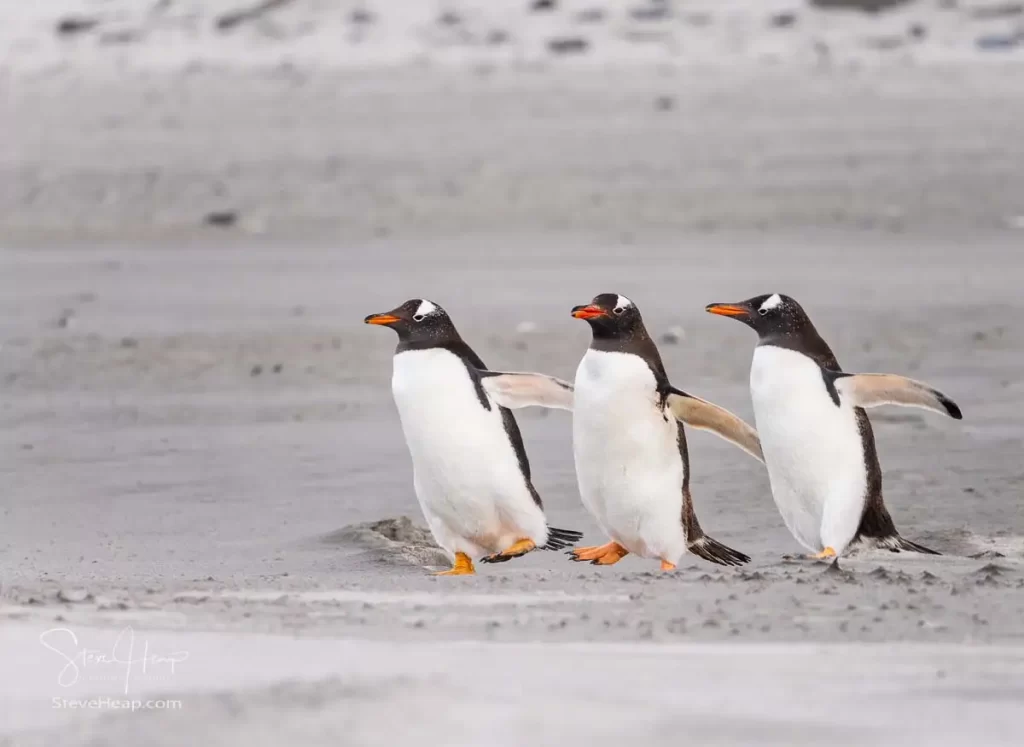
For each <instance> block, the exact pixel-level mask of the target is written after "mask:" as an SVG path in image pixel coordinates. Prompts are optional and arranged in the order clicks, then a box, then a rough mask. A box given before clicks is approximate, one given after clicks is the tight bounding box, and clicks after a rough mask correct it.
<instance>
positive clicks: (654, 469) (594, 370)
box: [573, 350, 686, 563]
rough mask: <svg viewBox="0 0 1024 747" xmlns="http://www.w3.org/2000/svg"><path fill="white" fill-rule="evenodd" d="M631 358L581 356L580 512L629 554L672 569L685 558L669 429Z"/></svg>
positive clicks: (640, 364) (646, 371) (576, 439)
mask: <svg viewBox="0 0 1024 747" xmlns="http://www.w3.org/2000/svg"><path fill="white" fill-rule="evenodd" d="M655 388H656V385H655V379H654V374H653V373H652V372H651V370H650V368H649V367H648V366H647V363H646V362H644V361H643V359H641V358H640V357H638V356H635V355H630V354H625V353H612V352H603V351H598V350H588V351H587V354H586V355H584V356H583V360H582V361H580V365H579V368H578V369H577V371H576V385H575V395H574V397H575V401H574V405H573V453H574V456H575V459H576V475H577V480H578V482H579V486H580V496H581V498H582V500H583V504H584V505H585V506H586V507H587V509H588V510H589V511H590V512H591V514H593V515H594V517H595V518H596V519H597V521H598V522H599V523H600V524H601V526H602V527H603V528H604V530H605V531H606V532H608V534H609V536H610V537H611V538H612V539H613V540H615V541H616V542H618V543H619V544H620V545H622V546H623V547H625V548H626V549H627V550H629V551H630V552H631V553H634V554H636V555H639V556H641V557H645V558H661V559H663V560H668V561H669V562H671V563H675V562H676V561H677V560H678V559H679V558H680V556H682V554H683V553H684V552H685V550H686V537H685V534H684V532H683V526H682V506H683V493H682V490H683V462H682V457H681V456H680V454H679V447H678V442H677V440H676V438H677V436H676V434H677V431H676V427H677V426H676V421H675V419H674V418H672V417H671V416H670V417H669V418H668V419H666V418H665V416H664V414H663V413H662V411H661V410H660V408H659V407H658V401H657V393H656V391H655Z"/></svg>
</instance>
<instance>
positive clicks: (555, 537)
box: [540, 527, 583, 550]
mask: <svg viewBox="0 0 1024 747" xmlns="http://www.w3.org/2000/svg"><path fill="white" fill-rule="evenodd" d="M581 539H583V532H574V531H573V530H571V529H556V528H555V527H548V543H547V544H546V545H544V546H543V547H542V548H540V549H541V550H564V549H565V548H567V547H572V546H573V545H575V544H576V543H577V542H579V541H580V540H581Z"/></svg>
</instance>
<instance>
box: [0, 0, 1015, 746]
mask: <svg viewBox="0 0 1024 747" xmlns="http://www.w3.org/2000/svg"><path fill="white" fill-rule="evenodd" d="M1022 123H1024V4H1022V3H1020V2H1014V1H1012V0H916V1H909V2H894V1H889V2H886V1H885V0H874V1H871V0H861V1H860V2H855V1H854V0H845V1H844V0H813V1H806V2H805V1H804V0H717V1H715V0H703V1H699V0H693V1H686V0H676V1H674V2H672V1H669V0H664V1H662V2H654V1H653V0H652V1H647V2H643V1H641V0H636V1H635V2H632V1H623V2H610V1H609V0H491V1H488V0H476V1H475V2H471V1H466V2H457V1H455V0H451V1H445V2H442V1H440V0H408V1H406V2H402V1H401V0H365V1H360V2H351V1H349V2H344V1H337V2H335V1H330V0H269V1H265V2H260V1H259V0H208V1H206V2H200V1H199V0H92V1H88V0H45V1H37V2H23V1H22V0H3V1H0V387H2V397H0V424H2V429H0V455H2V458H0V475H2V477H3V488H2V489H0V558H2V559H3V565H4V574H3V576H4V577H3V579H2V580H0V581H2V584H3V586H2V595H3V605H2V606H0V619H3V621H4V625H3V626H0V657H2V658H0V660H2V661H3V662H4V663H5V666H4V667H3V673H2V674H0V724H3V727H2V729H0V744H2V745H5V747H6V745H13V744H59V745H62V747H64V746H66V745H69V744H124V745H135V744H143V743H144V744H180V743H182V742H193V743H203V744H224V745H234V744H242V743H244V744H246V745H250V746H251V745H261V744H267V745H276V744H280V743H282V742H292V743H296V744H331V745H336V744H379V743H385V744H394V743H400V742H406V741H411V740H413V739H416V740H417V741H420V742H425V743H430V744H466V745H476V744H482V743H485V742H486V743H488V744H495V745H501V744H509V745H518V744H522V743H524V742H526V741H534V742H539V743H553V742H555V741H558V740H560V739H583V738H593V739H608V738H623V739H633V738H636V737H637V736H638V735H642V736H643V737H644V738H645V741H646V743H648V744H651V745H656V744H677V743H678V739H679V737H680V735H681V734H684V735H690V736H691V737H692V738H694V739H699V740H700V741H703V742H705V743H708V744H735V745H747V744H753V743H759V744H779V745H785V746H786V747H795V746H796V745H804V744H807V745H812V744H813V745H817V744H820V742H821V740H822V739H830V740H834V741H837V742H839V743H841V744H849V745H853V744H870V745H872V746H873V747H877V746H878V745H881V744H897V743H906V742H907V741H909V740H910V739H916V740H918V741H920V740H922V739H923V740H924V741H927V742H928V743H929V744H932V745H947V744H949V745H954V744H956V745H960V744H963V743H964V742H965V741H967V742H969V743H983V744H986V745H1001V744H1006V745H1019V744H1020V743H1021V733H1020V725H1019V699H1020V693H1021V689H1020V683H1021V676H1022V672H1024V652H1022V650H1021V648H1020V641H1021V635H1022V633H1021V622H1020V621H1021V620H1022V619H1024V599H1022V596H1021V588H1022V586H1024V513H1022V510H1021V499H1020V496H1021V486H1022V485H1024V467H1022V466H1021V463H1020V455H1021V453H1022V447H1024V424H1022V423H1021V419H1020V413H1021V412H1024V384H1022V382H1021V378H1020V373H1021V371H1022V370H1024V354H1022V350H1024V332H1022V331H1021V327H1020V323H1019V322H1020V319H1021V311H1022V308H1024V301H1022V296H1021V292H1020V286H1021V279H1022V277H1024V256H1022V252H1021V246H1022V241H1024V137H1022V132H1024V128H1022ZM607 291H611V292H620V293H623V294H625V295H628V296H629V297H631V298H632V299H633V300H634V301H635V302H636V303H637V304H638V306H639V307H640V308H641V309H642V311H643V313H644V316H645V319H646V320H647V325H648V327H649V328H650V329H651V330H652V331H653V332H654V333H655V335H656V336H657V339H658V340H659V345H660V346H661V351H662V356H663V358H664V359H665V363H666V367H667V369H668V371H669V375H670V377H671V378H672V381H673V383H674V384H676V385H677V386H680V387H682V388H684V389H686V390H688V391H692V392H694V393H696V394H698V395H700V396H703V397H706V398H708V399H711V400H713V401H715V402H716V403H718V404H721V405H723V406H725V407H728V408H729V409H731V410H733V411H734V412H736V413H738V414H740V415H741V416H742V417H744V418H746V419H747V420H751V419H752V412H751V408H750V403H749V392H748V388H747V375H748V370H749V364H750V354H751V349H752V346H753V344H754V338H753V336H752V335H751V334H750V333H749V332H748V331H747V330H745V329H743V328H741V326H740V325H731V324H727V323H723V322H722V321H721V320H716V319H714V318H712V317H710V316H708V315H707V314H705V313H704V312H703V308H704V305H705V304H706V303H708V302H711V301H732V300H738V299H742V298H746V297H749V296H753V295H755V294H760V293H767V292H783V293H788V294H790V295H792V296H794V297H796V298H797V299H799V300H800V301H801V302H802V303H803V305H804V306H805V307H806V308H807V310H808V312H809V313H810V315H811V317H812V318H813V319H814V321H815V323H816V324H817V326H818V328H819V329H820V330H821V331H822V333H823V334H824V335H825V337H826V339H828V340H829V342H830V343H831V344H832V346H833V348H834V349H835V351H836V353H837V355H838V357H839V360H840V361H841V362H842V364H843V365H844V366H845V367H846V368H847V369H848V370H860V371H869V370H885V371H892V372H895V373H901V374H906V375H910V376H914V377H915V378H921V379H924V380H927V381H929V382H930V383H932V384H933V385H935V386H937V387H939V388H940V389H942V390H943V391H945V392H947V393H949V394H950V395H951V396H952V397H954V398H955V399H956V400H957V402H958V403H959V404H960V405H961V407H962V408H963V411H964V413H965V419H964V421H963V422H962V423H955V422H953V421H948V420H940V419H939V418H933V417H929V416H927V415H919V414H916V413H908V412H903V411H900V412H896V413H893V412H888V413H884V412H881V411H879V412H878V414H877V415H874V414H873V415H872V419H873V422H874V423H875V429H876V435H877V439H878V445H879V453H880V456H881V463H882V468H883V472H884V474H885V481H886V482H885V485H886V500H887V503H888V504H889V507H890V510H891V511H892V513H893V516H894V518H895V520H896V523H897V526H898V527H899V528H900V530H901V532H902V533H903V534H904V535H906V536H907V537H909V538H911V539H914V540H918V541H921V542H923V543H924V544H926V545H930V546H933V547H935V548H936V549H939V550H941V551H942V552H943V553H944V555H943V556H942V557H939V558H933V557H927V558H925V557H911V556H907V555H900V556H891V555H889V554H888V553H874V554H873V553H871V552H866V553H864V554H861V555H859V556H857V557H854V558H851V559H850V560H849V561H844V563H847V562H848V563H849V565H848V566H847V567H848V568H849V569H850V570H851V571H852V575H847V574H826V573H822V572H821V569H820V568H815V567H813V566H810V567H809V566H804V565H801V564H793V563H787V562H784V561H783V560H782V559H781V558H782V555H783V553H789V552H798V551H799V549H800V548H798V547H797V546H796V545H795V543H794V541H793V539H792V537H791V536H790V535H789V533H788V532H787V531H786V529H785V527H784V526H783V525H782V521H781V519H780V518H779V515H778V513H777V511H776V510H775V507H774V505H773V503H772V499H771V495H770V490H769V486H768V482H767V479H766V476H765V474H764V470H763V468H762V467H761V466H760V465H758V464H757V463H755V462H753V460H750V459H747V458H746V457H745V456H743V455H742V454H740V453H739V452H738V451H736V450H735V449H732V448H731V447H729V446H728V445H726V444H724V443H722V442H720V441H718V440H716V439H714V438H710V437H706V436H703V435H701V434H694V435H693V436H692V437H691V439H690V442H691V443H690V453H691V459H692V462H693V480H694V482H693V484H694V498H695V501H696V505H697V510H698V513H699V515H700V517H701V522H702V524H703V526H704V528H705V530H706V531H708V533H709V534H711V535H713V536H715V537H716V538H718V539H720V540H722V541H723V542H726V543H727V544H729V545H730V546H733V547H736V548H738V549H740V550H743V551H744V552H746V553H748V554H750V555H751V556H753V557H754V560H753V562H752V564H751V565H750V567H748V568H747V569H744V570H742V571H733V570H721V569H718V568H714V567H710V566H708V565H707V564H703V563H699V561H697V560H696V559H694V560H692V561H687V560H685V559H684V561H683V562H682V563H681V565H680V570H679V572H678V573H676V574H668V575H663V576H658V575H652V574H651V573H649V572H648V571H650V570H651V569H650V568H648V567H647V566H646V565H645V564H644V563H643V561H640V560H636V559H634V558H627V559H626V560H624V561H623V562H622V563H621V564H620V565H618V566H616V567H615V568H614V569H598V568H592V567H590V566H586V565H573V564H571V563H569V562H568V561H567V560H566V559H565V558H564V557H562V556H560V555H555V554H552V553H539V552H538V553H532V554H531V555H529V556H528V557H526V558H523V559H521V560H517V561H516V562H514V563H507V564H504V565H502V566H501V567H496V568H491V567H487V568H486V569H484V570H482V571H481V573H480V575H479V576H477V577H475V578H473V579H470V580H469V581H467V582H466V583H461V581H462V580H456V581H457V582H456V583H449V584H447V585H443V583H442V582H443V581H451V579H447V580H443V579H435V578H432V577H430V576H429V575H428V567H432V566H436V565H438V564H440V563H442V562H443V559H441V558H440V557H439V556H438V553H437V551H436V549H435V548H432V547H431V546H430V542H429V537H427V536H426V535H425V534H424V532H423V531H422V530H419V529H417V528H416V527H414V526H413V525H412V524H410V523H409V522H408V521H407V520H403V519H400V518H399V517H402V516H409V517H412V520H413V523H421V518H420V516H419V513H418V508H417V505H416V499H415V496H414V494H413V491H412V477H411V470H410V467H409V460H408V455H407V453H406V450H405V445H404V443H403V440H402V436H401V431H400V426H399V423H398V419H397V415H396V413H395V411H394V407H393V404H392V402H391V395H390V391H389V379H390V359H391V355H392V351H393V346H394V340H393V338H392V337H391V336H390V335H389V334H388V333H386V332H382V331H381V330H379V329H371V328H368V327H366V326H364V325H362V324H361V320H362V318H363V317H364V316H365V315H366V314H369V313H371V312H379V311H383V310H386V309H390V308H392V307H394V306H395V305H397V304H398V303H401V302H402V301H404V300H406V299H407V298H415V297H428V298H431V299H432V300H434V301H436V302H438V303H440V304H442V305H443V306H444V307H445V308H447V310H448V311H449V312H450V313H451V315H452V317H453V319H454V320H455V323H456V324H457V325H458V327H459V328H460V330H461V331H462V333H463V336H464V337H465V338H466V339H467V341H469V342H470V344H472V345H473V346H474V348H475V349H477V351H478V352H479V353H480V354H481V356H482V357H483V358H484V360H485V361H487V362H488V364H489V365H491V366H492V367H494V368H496V369H508V370H539V371H543V372H546V373H549V374H554V375H557V376H560V377H563V378H568V379H571V378H572V377H573V373H574V370H575V366H576V364H577V362H578V360H579V358H580V356H581V355H582V353H583V351H584V350H585V349H586V346H587V344H588V341H589V333H588V331H587V329H586V327H585V325H582V324H580V323H579V322H575V321H574V320H572V319H571V318H570V317H569V309H570V308H571V307H572V306H573V305H575V304H579V303H584V302H586V301H588V300H589V299H590V298H591V297H592V296H594V295H595V294H597V293H600V292H607ZM517 417H518V418H519V421H520V424H521V426H522V429H523V432H524V437H525V440H526V446H527V451H528V453H529V454H530V457H531V461H532V464H533V471H534V482H535V484H536V485H537V487H538V490H539V491H540V493H541V495H542V496H543V497H544V500H545V506H546V509H547V511H548V513H549V517H550V519H551V522H552V524H554V525H556V526H564V527H569V528H574V529H579V530H581V531H584V532H586V537H585V541H587V542H588V543H591V541H594V542H596V541H598V540H600V539H601V538H602V536H601V533H600V530H599V529H598V528H597V526H596V525H595V524H594V522H593V520H592V519H591V517H590V516H589V515H587V514H586V513H585V511H584V510H583V508H582V506H581V504H580V502H579V498H578V495H577V492H576V485H575V475H574V471H573V464H572V453H571V443H570V441H571V427H570V423H569V419H568V416H567V415H566V414H565V413H543V412H539V413H538V412H523V413H522V414H521V415H517ZM381 521H383V523H377V522H381ZM127 624H130V625H132V626H133V627H134V629H135V630H136V632H137V634H138V635H140V636H142V635H143V634H144V635H145V636H148V640H150V641H152V642H153V646H154V647H156V648H158V649H159V650H161V651H164V652H166V651H189V652H191V657H190V659H189V660H188V661H186V662H183V663H182V664H181V665H180V667H179V670H178V673H177V674H175V675H174V677H172V678H169V679H167V678H165V679H163V680H159V681H152V682H149V681H138V682H134V681H133V684H132V688H133V692H139V693H143V694H146V693H149V694H154V693H163V694H170V695H171V696H174V697H177V698H180V699H181V700H182V702H183V703H184V709H185V711H186V713H160V712H153V711H146V712H143V713H131V714H116V713H115V714H111V713H109V712H103V710H102V709H100V710H99V711H89V710H86V711H80V712H77V713H72V712H70V711H69V710H68V709H56V708H53V707H51V705H50V699H51V697H53V696H55V695H64V694H65V693H67V692H73V693H75V694H77V695H81V696H86V695H94V694H102V693H105V692H108V691H109V690H110V687H111V684H110V682H109V681H107V682H104V681H101V680H96V681H86V680H87V678H83V680H82V682H81V683H80V684H79V685H78V686H77V687H76V688H73V689H72V691H66V690H64V689H58V688H57V687H56V686H55V684H54V683H55V682H56V678H57V675H58V673H59V671H60V669H61V666H62V664H63V663H62V660H61V659H60V657H59V656H57V655H56V654H55V653H54V652H53V651H51V650H47V649H46V648H44V647H42V646H40V645H39V643H38V640H39V636H40V631H42V630H45V629H47V628H51V627H53V626H55V625H59V626H66V627H69V628H71V629H73V630H75V631H78V634H79V636H80V638H81V640H82V641H86V640H87V639H88V640H89V641H98V642H97V643H96V644H95V645H96V646H98V647H100V648H103V647H105V646H108V644H109V642H110V640H113V639H114V638H115V637H116V634H117V632H118V631H119V630H121V629H123V627H124V626H125V625H127ZM140 641H141V638H140ZM495 641H497V642H500V643H501V644H502V646H496V645H494V643H493V642H495ZM907 642H912V643H913V644H915V645H907ZM693 644H700V645H693ZM737 644H740V645H737ZM916 644H922V645H916ZM925 644H926V645H925ZM140 645H141V643H140ZM823 662H824V663H823ZM574 673H575V674H577V675H578V677H579V679H577V680H575V682H577V683H582V684H581V685H580V686H578V687H571V686H567V684H566V677H567V676H571V675H572V674H574ZM612 682H614V683H618V684H620V685H622V688H621V689H619V690H616V689H615V688H612V689H611V690H606V689H604V686H603V685H601V683H605V684H607V683H612ZM593 683H597V684H598V685H601V687H598V688H597V689H596V690H595V688H594V687H591V686H590V685H591V684H593ZM631 689H632V693H633V695H632V696H630V695H629V691H630V690H631ZM624 691H625V692H624ZM794 693H798V694H799V697H796V696H795V695H793V694H794ZM649 695H650V697H648V696H649ZM966 703H969V704H970V707H969V708H967V707H964V708H961V707H960V706H961V705H962V704H966ZM951 706H955V707H951ZM396 714H399V715H400V716H401V717H396ZM867 714H869V715H867ZM496 724H504V725H505V728H501V727H498V726H496ZM979 740H981V741H979Z"/></svg>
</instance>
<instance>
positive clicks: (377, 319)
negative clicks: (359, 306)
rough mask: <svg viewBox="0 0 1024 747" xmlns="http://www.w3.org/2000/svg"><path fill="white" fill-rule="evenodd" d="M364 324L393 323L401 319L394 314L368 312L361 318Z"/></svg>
mask: <svg viewBox="0 0 1024 747" xmlns="http://www.w3.org/2000/svg"><path fill="white" fill-rule="evenodd" d="M363 321H364V322H365V323H366V324H383V325H388V324H394V323H395V322H400V321H402V320H401V319H399V318H398V317H397V316H395V315H394V314H370V315H369V316H368V317H366V318H365V319H364V320H363Z"/></svg>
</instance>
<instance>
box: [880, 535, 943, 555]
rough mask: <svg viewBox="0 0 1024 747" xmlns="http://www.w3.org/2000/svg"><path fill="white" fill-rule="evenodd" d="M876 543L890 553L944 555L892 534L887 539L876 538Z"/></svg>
mask: <svg viewBox="0 0 1024 747" xmlns="http://www.w3.org/2000/svg"><path fill="white" fill-rule="evenodd" d="M873 539H874V540H875V542H877V543H878V546H879V547H880V548H882V549H884V550H888V551H889V552H919V553H921V554H923V555H942V553H941V552H939V551H938V550H932V549H931V548H930V547H925V546H924V545H919V544H917V543H916V542H911V541H910V540H908V539H905V538H903V537H901V536H899V535H898V534H890V535H888V536H886V537H874V538H873Z"/></svg>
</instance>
